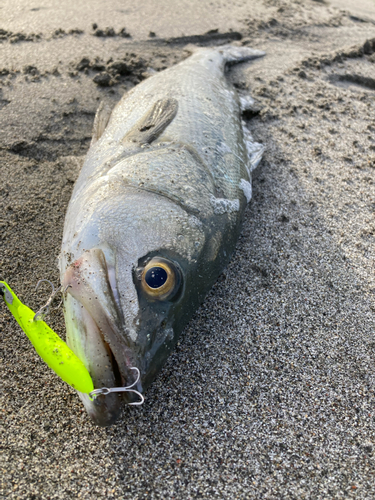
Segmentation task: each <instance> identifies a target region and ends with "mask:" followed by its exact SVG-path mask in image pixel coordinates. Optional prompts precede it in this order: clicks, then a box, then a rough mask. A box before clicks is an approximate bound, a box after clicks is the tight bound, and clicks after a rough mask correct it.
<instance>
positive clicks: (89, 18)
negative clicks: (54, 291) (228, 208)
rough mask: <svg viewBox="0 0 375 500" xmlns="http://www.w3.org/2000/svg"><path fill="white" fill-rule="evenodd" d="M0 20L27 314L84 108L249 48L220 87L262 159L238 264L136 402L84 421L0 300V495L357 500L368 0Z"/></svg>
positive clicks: (8, 163)
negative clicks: (209, 51) (194, 52)
mask: <svg viewBox="0 0 375 500" xmlns="http://www.w3.org/2000/svg"><path fill="white" fill-rule="evenodd" d="M93 25H97V26H96V28H95V26H94V27H93ZM0 28H1V30H0V150H1V163H0V167H1V168H0V228H1V229H0V279H1V280H6V281H7V282H8V283H9V284H10V285H11V286H12V288H13V289H14V290H15V291H16V293H17V294H18V295H19V297H20V298H21V300H23V301H24V302H25V303H26V304H28V305H29V306H30V307H32V308H33V309H34V310H37V309H38V308H39V307H40V306H41V304H43V303H44V302H45V300H46V298H47V296H48V293H49V291H48V289H47V287H46V288H44V289H42V290H40V291H38V292H37V293H36V292H35V291H34V289H35V285H36V283H37V281H38V280H39V279H43V278H46V279H49V280H51V281H53V282H54V283H55V284H58V281H59V276H58V270H57V256H58V254H59V249H60V244H61V238H62V227H63V222H64V215H65V211H66V207H67V204H68V202H69V198H70V194H71V191H72V188H73V185H74V181H75V179H76V178H77V175H78V171H79V168H80V165H81V164H82V159H83V157H84V155H85V154H86V152H87V150H88V147H89V144H90V139H91V131H92V124H93V119H94V114H95V111H96V109H97V107H98V104H99V102H100V101H101V100H104V101H106V102H107V103H108V104H110V105H114V104H115V103H116V102H117V101H118V100H119V99H120V98H121V96H122V95H123V94H124V92H126V91H127V90H129V89H130V88H132V87H133V86H134V85H136V84H137V83H138V82H139V81H141V80H142V79H144V78H147V77H148V76H149V75H150V74H152V72H153V71H155V70H156V71H160V70H162V69H164V68H166V67H169V66H171V65H172V64H175V63H176V62H178V61H180V60H182V59H183V58H185V57H186V56H187V52H186V51H184V47H185V45H186V44H187V43H195V44H199V45H217V44H222V43H226V42H228V41H230V42H232V43H235V44H238V45H248V46H251V47H254V48H259V49H263V50H265V51H266V53H267V55H266V57H265V58H263V59H258V60H256V61H254V62H252V63H247V64H241V65H239V66H236V67H232V68H231V69H230V71H229V73H228V78H230V79H231V81H232V82H233V84H234V85H235V86H236V88H237V89H238V91H239V92H240V93H242V94H246V93H250V94H251V95H252V96H253V97H254V98H255V99H256V109H255V110H254V112H253V113H252V114H248V115H247V116H246V120H247V123H248V127H249V129H250V130H251V132H252V134H253V135H254V137H255V139H256V140H257V141H259V142H262V143H264V144H265V146H266V152H265V154H264V159H263V160H262V162H261V164H260V166H259V167H258V170H257V173H256V175H255V178H254V183H253V200H252V201H251V203H250V205H249V208H248V209H247V211H246V213H245V218H244V226H243V232H242V235H241V237H240V239H239V241H238V245H237V249H236V253H235V254H234V255H233V258H232V260H231V263H230V265H229V266H228V267H227V269H226V270H225V271H224V273H223V274H222V275H221V277H220V278H219V280H218V281H217V283H216V284H215V286H214V287H213V289H212V291H211V292H210V293H209V295H208V296H207V298H206V300H205V302H204V303H203V305H202V306H201V307H200V309H199V310H198V311H197V313H196V315H195V316H194V318H193V319H192V321H191V322H190V324H189V326H188V327H187V328H186V330H185V332H184V334H183V336H182V337H181V339H180V342H179V344H178V346H177V349H176V350H175V352H174V353H173V354H172V355H171V356H170V358H169V360H168V362H167V364H166V365H165V367H164V368H163V370H162V372H161V374H160V375H159V377H158V378H157V380H156V381H155V382H154V384H153V385H152V386H151V388H150V389H149V390H148V391H147V393H146V402H145V404H144V405H143V406H142V407H138V408H129V407H127V408H125V409H124V412H123V415H122V417H121V418H120V420H119V421H118V423H117V424H116V425H114V426H113V427H110V428H107V429H103V428H98V427H95V426H94V425H93V424H92V422H91V421H90V420H89V417H88V416H87V414H86V412H85V411H84V409H83V406H82V405H81V403H80V401H79V399H78V397H77V396H76V394H75V392H74V391H73V390H72V389H71V388H70V387H69V386H67V385H66V384H64V383H63V382H62V381H60V379H59V378H58V377H57V376H56V375H55V374H54V373H53V372H52V371H51V370H50V369H48V367H47V366H46V365H45V364H44V363H43V362H42V361H41V360H40V358H39V357H38V355H37V354H36V352H35V351H34V349H33V347H32V346H31V344H30V343H29V341H28V340H27V338H26V336H25V335H24V334H23V333H22V332H21V331H20V329H19V327H18V325H17V324H16V322H15V321H14V319H13V318H12V317H11V316H10V314H9V313H8V311H7V309H6V307H5V306H4V305H0V339H1V342H0V349H1V355H0V361H1V375H0V376H1V380H0V388H1V390H0V414H1V426H2V431H1V439H0V441H1V455H0V470H1V473H0V476H1V477H0V483H1V486H0V496H1V497H2V498H14V499H16V498H20V499H38V498H46V499H48V498H51V499H52V498H62V499H66V498H125V499H128V498H129V499H130V498H131V499H148V498H149V499H172V498H174V499H192V498H227V499H234V498H236V499H237V498H243V499H249V498H251V499H253V498H254V499H281V498H288V499H289V498H293V499H302V498H306V499H307V498H311V499H326V498H363V499H365V498H366V499H370V498H374V497H375V397H374V383H375V368H374V354H375V337H374V314H375V279H374V241H375V220H374V214H375V189H374V174H375V135H374V132H375V100H374V97H375V41H374V39H375V5H374V2H372V1H370V0H357V1H354V0H345V1H341V0H334V1H328V0H327V1H324V0H320V1H318V0H316V1H313V0H306V1H293V0H264V1H261V0H259V1H247V2H246V1H241V0H237V1H234V2H227V1H225V2H224V1H221V0H212V1H211V2H203V3H202V2H199V1H198V0H194V1H189V2H187V1H182V0H181V1H178V2H177V1H172V0H160V1H158V2H155V1H151V0H145V1H143V2H134V1H132V2H131V1H130V0H128V1H115V0H106V2H99V1H93V0H92V1H90V2H86V3H85V5H82V2H73V1H72V0H69V1H65V2H57V1H50V0H48V1H47V0H38V1H30V0H18V1H17V2H11V1H10V0H8V1H5V2H2V6H1V8H0ZM98 35H101V36H98ZM369 40H370V41H369ZM116 61H122V62H124V63H125V66H126V69H125V70H123V71H122V70H121V71H120V69H119V68H121V65H116V64H115V65H113V64H112V63H113V62H116ZM111 64H112V65H111ZM120 73H126V74H120ZM48 322H49V324H50V325H51V327H52V328H54V329H55V330H56V331H57V332H58V333H59V334H60V335H61V336H63V337H64V322H63V317H62V312H61V310H57V311H53V313H52V314H51V316H50V317H49V318H48Z"/></svg>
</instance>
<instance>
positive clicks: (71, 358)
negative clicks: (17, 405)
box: [0, 281, 94, 394]
mask: <svg viewBox="0 0 375 500" xmlns="http://www.w3.org/2000/svg"><path fill="white" fill-rule="evenodd" d="M0 293H1V294H2V295H3V297H4V301H5V304H6V305H7V306H8V308H9V311H10V312H11V313H12V314H13V316H14V318H15V319H16V321H17V323H18V324H19V325H20V327H21V328H22V330H23V331H24V332H25V333H26V335H27V337H28V338H29V340H30V342H31V343H32V344H33V346H34V347H35V350H36V352H37V353H38V354H39V356H40V357H41V358H42V359H43V361H45V362H46V363H47V365H48V366H49V367H50V368H51V369H52V370H53V371H54V372H55V373H56V374H57V375H58V376H59V377H60V378H61V379H62V380H64V382H66V383H67V384H69V385H70V386H71V387H73V388H74V389H76V390H77V391H79V392H83V393H85V394H90V393H91V392H92V391H93V390H94V384H93V381H92V379H91V376H90V374H89V372H88V371H87V369H86V367H85V365H84V364H83V362H82V361H81V360H80V359H79V358H78V357H77V356H76V355H75V354H74V352H73V351H72V350H71V349H69V347H68V346H67V345H66V343H65V342H64V341H63V340H61V338H60V337H59V336H58V335H57V333H55V332H54V331H53V330H52V329H51V328H50V327H49V326H48V325H47V324H46V323H45V322H44V321H42V320H40V319H35V313H34V312H33V311H32V310H31V309H30V308H28V307H27V306H25V305H24V304H22V302H21V301H20V300H19V298H18V297H17V295H16V294H15V293H14V292H13V290H12V289H11V288H10V286H9V285H8V284H7V283H5V282H4V281H0Z"/></svg>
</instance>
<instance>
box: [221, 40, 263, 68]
mask: <svg viewBox="0 0 375 500" xmlns="http://www.w3.org/2000/svg"><path fill="white" fill-rule="evenodd" d="M218 52H220V54H221V55H222V56H223V58H224V61H225V63H226V64H237V63H241V62H245V61H250V60H251V59H256V58H257V57H263V56H265V55H266V53H265V52H264V51H263V50H258V49H251V48H250V47H235V46H234V45H222V46H221V47H218Z"/></svg>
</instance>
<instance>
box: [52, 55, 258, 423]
mask: <svg viewBox="0 0 375 500" xmlns="http://www.w3.org/2000/svg"><path fill="white" fill-rule="evenodd" d="M262 55H264V53H263V52H261V51H259V50H253V49H250V48H246V47H233V46H222V47H218V48H214V49H211V48H210V49H207V48H201V49H197V50H195V51H194V52H193V54H192V55H191V56H190V57H189V58H187V59H185V60H184V61H183V62H181V63H179V64H177V65H176V66H173V67H171V68H169V69H166V70H164V71H162V72H160V73H157V74H155V75H154V76H152V77H150V78H148V79H147V80H145V81H143V82H142V83H140V84H139V85H137V86H136V87H134V88H133V89H132V90H131V91H130V92H128V93H127V94H126V95H124V97H123V98H122V99H121V101H120V102H119V103H118V104H117V105H116V107H115V108H114V109H113V111H110V110H108V109H107V108H106V107H105V106H100V107H99V110H98V112H97V114H96V117H95V122H94V130H93V139H92V143H91V147H90V149H89V151H88V154H87V156H86V159H85V162H84V165H83V167H82V170H81V173H80V175H79V178H78V180H77V182H76V185H75V187H74V190H73V194H72V197H71V200H70V203H69V206H68V211H67V215H66V219H65V226H64V235H63V243H62V249H61V254H60V257H59V266H60V273H61V283H62V286H63V289H64V290H65V294H64V315H65V323H66V329H67V342H68V345H69V346H70V348H71V349H72V350H73V351H74V352H75V354H77V356H78V357H79V358H80V359H81V360H82V361H83V362H84V364H85V366H86V368H87V369H88V371H89V372H90V375H91V377H92V379H93V382H94V386H95V388H101V387H122V386H126V385H130V384H132V383H133V382H134V373H135V372H134V370H132V368H137V369H138V370H139V372H140V379H139V381H138V383H137V384H136V386H135V388H136V389H137V391H139V392H142V391H144V390H145V388H147V386H148V385H149V384H150V383H151V382H152V380H153V379H154V378H155V376H156V375H157V373H158V372H159V371H160V369H161V367H162V365H163V363H164V362H165V360H166V358H167V357H168V355H169V353H170V351H171V349H172V348H173V346H174V345H175V344H176V342H177V339H178V336H179V335H180V333H181V331H182V329H183V328H184V327H185V326H186V324H187V323H188V321H189V320H190V318H191V317H192V315H193V313H194V312H195V310H196V309H197V307H198V306H199V304H200V303H201V302H202V300H203V298H204V296H205V295H206V293H207V292H208V291H209V289H210V288H211V286H212V285H213V283H214V282H215V280H216V279H217V277H218V276H219V275H220V273H221V272H222V270H223V269H224V267H225V266H226V265H227V263H228V261H229V259H230V256H231V254H232V252H233V250H234V248H235V245H236V241H237V238H238V236H239V232H240V227H241V216H242V214H243V211H244V208H245V206H246V203H247V202H249V201H250V198H251V171H252V170H253V169H254V168H255V167H256V166H257V164H258V163H259V161H260V159H261V156H262V152H263V146H262V145H260V144H257V143H255V142H254V141H253V140H252V137H251V135H250V133H249V131H248V130H247V128H246V127H245V125H244V123H243V122H242V120H241V102H240V99H239V97H238V95H237V94H236V91H235V90H234V88H233V87H232V85H231V84H230V83H229V82H228V81H227V80H226V78H225V74H224V70H225V65H226V64H227V63H236V62H241V61H245V60H249V59H252V58H255V57H259V56H262ZM241 101H242V104H243V106H244V105H245V106H246V103H248V102H249V100H246V99H244V98H242V99H241ZM243 106H242V107H243ZM79 396H80V398H81V399H82V401H83V403H84V405H85V407H86V410H87V411H88V413H89V415H90V417H91V418H92V419H93V420H94V422H95V423H96V424H98V425H102V426H106V425H110V424H112V423H113V422H114V421H115V420H116V418H117V417H118V416H119V413H120V410H121V406H122V403H123V402H125V401H127V402H129V401H131V394H130V393H125V394H123V395H122V396H121V395H119V394H113V393H112V394H109V395H107V396H104V395H102V396H99V397H97V398H96V399H94V400H91V399H90V398H89V397H88V395H86V394H80V393H79Z"/></svg>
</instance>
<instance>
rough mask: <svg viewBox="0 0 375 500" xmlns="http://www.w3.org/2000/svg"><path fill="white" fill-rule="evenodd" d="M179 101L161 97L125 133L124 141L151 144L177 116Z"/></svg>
mask: <svg viewBox="0 0 375 500" xmlns="http://www.w3.org/2000/svg"><path fill="white" fill-rule="evenodd" d="M177 109H178V102H177V100H176V99H172V98H171V99H160V100H159V101H156V103H155V104H154V105H153V106H152V108H151V109H150V111H148V112H147V113H146V114H145V115H144V116H143V117H142V118H141V119H140V120H139V121H138V122H137V123H136V124H135V125H134V127H133V128H132V129H131V130H130V131H129V132H128V133H127V134H126V135H125V137H124V139H123V142H136V143H137V144H149V143H150V142H152V141H154V140H155V139H156V138H157V137H159V135H160V134H161V133H162V132H163V131H164V130H165V129H166V128H167V127H168V125H169V124H170V123H171V121H172V120H173V118H174V117H175V116H176V113H177Z"/></svg>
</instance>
